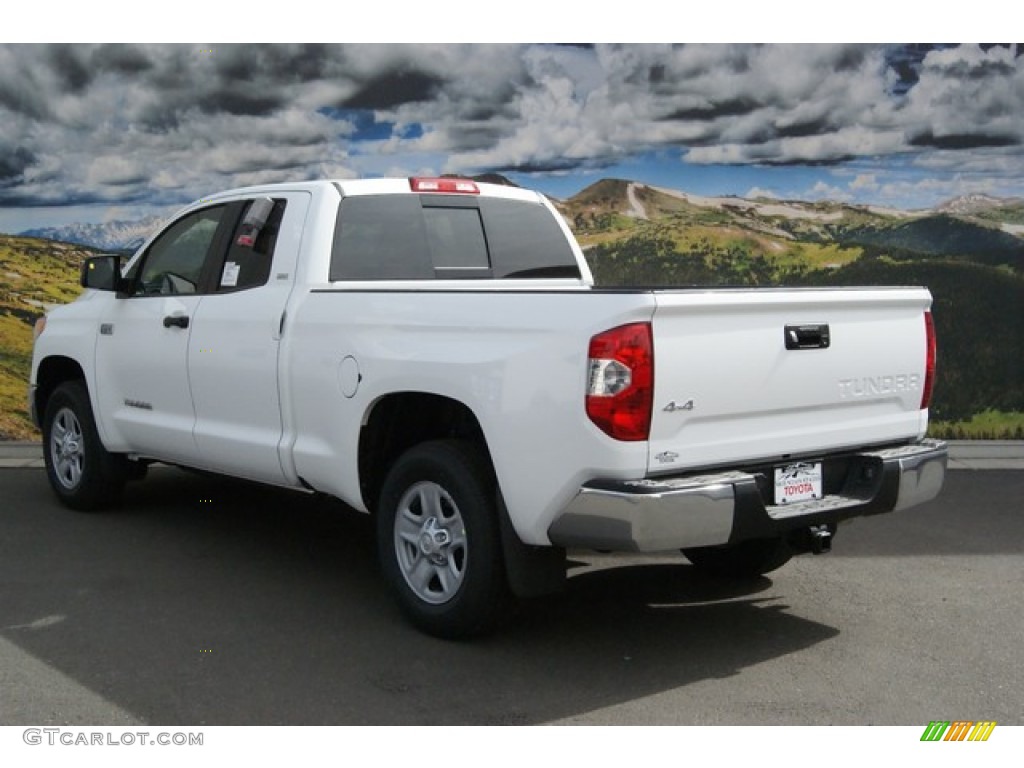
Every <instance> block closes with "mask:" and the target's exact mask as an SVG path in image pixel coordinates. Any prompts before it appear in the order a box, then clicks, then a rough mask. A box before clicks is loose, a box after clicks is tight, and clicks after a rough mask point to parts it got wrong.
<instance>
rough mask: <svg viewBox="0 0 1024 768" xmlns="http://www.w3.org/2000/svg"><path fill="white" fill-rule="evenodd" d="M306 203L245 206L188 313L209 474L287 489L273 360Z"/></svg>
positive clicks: (301, 199)
mask: <svg viewBox="0 0 1024 768" xmlns="http://www.w3.org/2000/svg"><path fill="white" fill-rule="evenodd" d="M309 203H310V195H309V193H307V192H275V194H274V198H273V200H270V199H268V198H260V199H254V200H247V201H245V202H244V207H243V208H242V210H241V212H240V214H239V216H238V218H237V219H236V221H237V224H236V225H235V226H234V229H233V231H232V233H231V236H230V242H229V245H228V247H227V248H226V249H225V251H222V254H223V255H222V256H221V258H219V259H217V260H216V262H215V264H214V267H213V270H212V274H213V277H214V279H213V283H212V285H211V288H210V292H209V294H208V295H207V296H205V297H204V298H203V302H202V304H201V305H200V306H199V307H198V308H197V309H196V312H195V316H194V318H193V324H192V338H191V340H190V343H189V349H188V370H189V382H190V385H191V391H192V399H193V402H194V403H195V415H196V422H195V440H196V443H197V444H198V446H199V451H200V454H201V455H202V459H203V466H205V467H208V468H210V469H213V470H216V471H221V472H225V473H228V474H232V475H237V476H242V477H249V478H251V479H254V480H261V481H264V482H271V483H284V482H286V480H285V475H284V471H283V470H282V468H281V462H280V459H279V457H278V444H279V443H280V441H281V434H282V426H281V398H280V391H279V387H278V353H279V347H280V339H281V332H282V329H283V325H284V322H285V318H284V311H285V307H286V305H287V302H288V297H289V295H290V294H291V291H292V287H293V285H294V284H295V268H296V263H297V261H298V255H299V247H300V244H301V241H302V232H303V226H304V224H305V218H306V212H307V210H308V209H309ZM261 208H262V209H263V210H262V211H261Z"/></svg>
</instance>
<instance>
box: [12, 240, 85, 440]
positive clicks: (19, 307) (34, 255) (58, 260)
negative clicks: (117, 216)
mask: <svg viewBox="0 0 1024 768" xmlns="http://www.w3.org/2000/svg"><path fill="white" fill-rule="evenodd" d="M88 253H90V251H88V250H87V249H85V248H80V247H78V246H73V245H66V244H63V243H53V242H50V241H47V240H37V239H35V238H26V237H9V236H7V235H0V439H7V440H12V439H14V440H28V439H34V438H37V437H38V433H37V432H36V430H35V427H33V425H32V423H31V421H30V420H29V418H28V412H27V405H26V394H27V391H28V377H29V372H30V368H31V365H32V324H33V323H34V321H35V319H36V318H37V317H40V316H41V315H42V314H43V313H44V312H45V310H46V307H48V306H53V305H56V304H63V303H66V302H68V301H71V300H73V299H74V298H75V297H76V296H77V295H78V293H79V291H80V289H79V287H78V268H79V265H80V264H81V261H82V259H83V258H84V257H85V256H86V255H87V254H88Z"/></svg>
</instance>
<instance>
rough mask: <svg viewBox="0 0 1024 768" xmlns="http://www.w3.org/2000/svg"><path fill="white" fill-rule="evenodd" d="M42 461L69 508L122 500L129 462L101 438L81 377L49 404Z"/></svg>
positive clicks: (58, 391) (83, 508)
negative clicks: (108, 448) (126, 463)
mask: <svg viewBox="0 0 1024 768" xmlns="http://www.w3.org/2000/svg"><path fill="white" fill-rule="evenodd" d="M43 460H44V462H45V464H46V476H47V478H48V479H49V481H50V487H51V488H53V491H54V493H56V494H57V498H58V499H60V501H61V502H62V503H63V504H64V505H65V506H68V507H70V508H72V509H77V510H80V511H93V510H97V509H102V508H104V507H108V506H112V505H114V504H116V503H117V502H118V501H120V498H121V491H122V490H123V489H124V483H125V479H126V472H125V468H124V464H125V461H124V459H123V457H121V456H118V455H115V454H112V453H109V452H108V451H107V450H106V448H104V447H103V443H101V442H100V438H99V434H98V433H97V432H96V421H95V419H94V418H93V413H92V405H91V404H90V403H89V393H88V391H87V390H86V388H85V384H84V383H83V382H81V381H68V382H65V383H63V384H61V385H59V386H58V387H57V388H56V389H55V390H54V391H53V394H51V395H50V399H49V400H48V401H47V403H46V413H45V415H44V417H43Z"/></svg>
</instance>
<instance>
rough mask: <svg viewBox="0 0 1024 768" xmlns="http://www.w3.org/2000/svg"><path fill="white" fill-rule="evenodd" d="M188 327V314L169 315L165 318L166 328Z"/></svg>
mask: <svg viewBox="0 0 1024 768" xmlns="http://www.w3.org/2000/svg"><path fill="white" fill-rule="evenodd" d="M172 326H173V327H175V328H188V315H168V316H167V317H165V318H164V328H170V327H172Z"/></svg>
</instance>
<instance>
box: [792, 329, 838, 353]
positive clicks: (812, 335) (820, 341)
mask: <svg viewBox="0 0 1024 768" xmlns="http://www.w3.org/2000/svg"><path fill="white" fill-rule="evenodd" d="M785 330H786V333H785V336H786V349H828V346H829V343H830V341H829V330H828V323H804V324H801V325H787V326H786V329H785Z"/></svg>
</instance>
